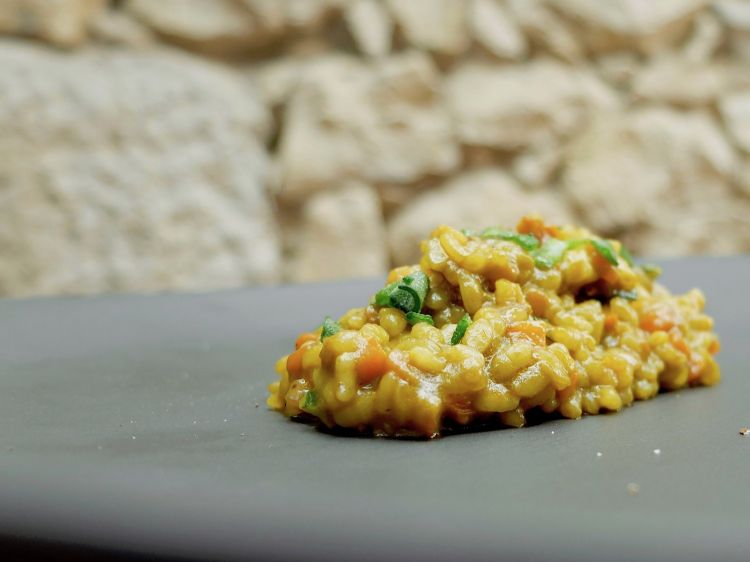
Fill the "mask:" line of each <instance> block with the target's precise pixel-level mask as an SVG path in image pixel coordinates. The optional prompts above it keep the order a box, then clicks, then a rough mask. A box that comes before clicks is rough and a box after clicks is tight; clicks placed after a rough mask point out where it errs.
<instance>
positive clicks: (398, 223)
mask: <svg viewBox="0 0 750 562" xmlns="http://www.w3.org/2000/svg"><path fill="white" fill-rule="evenodd" d="M526 213H540V214H541V215H542V216H543V217H544V218H545V220H546V221H548V222H550V223H552V224H554V223H569V222H571V221H572V216H571V214H570V212H569V211H568V207H567V205H566V204H565V203H564V201H562V199H561V198H559V197H557V196H556V195H555V194H554V193H549V192H546V193H541V192H534V193H530V192H527V191H524V190H523V189H522V188H521V187H520V186H519V185H518V184H517V183H516V182H515V180H513V179H512V178H511V177H510V176H509V175H508V174H506V173H505V172H504V171H503V170H502V169H500V168H485V169H477V170H472V171H469V172H466V173H464V174H461V175H459V176H457V177H455V178H453V179H451V180H449V181H448V182H446V184H445V185H443V186H442V187H440V188H438V189H436V190H434V191H430V192H428V193H425V194H424V195H422V196H420V197H418V198H417V199H416V200H415V201H414V202H413V203H412V204H411V205H410V206H408V207H406V208H405V209H404V210H403V211H401V212H399V213H397V214H396V215H395V216H394V217H393V219H392V220H391V221H390V222H389V225H388V242H389V244H390V247H391V255H392V256H393V258H394V261H395V262H396V263H402V264H403V263H415V262H416V260H418V258H419V242H420V241H421V240H423V239H424V238H426V237H427V235H428V234H429V233H430V232H431V231H432V230H433V229H434V228H435V227H436V226H438V225H440V224H448V225H451V226H453V227H456V228H471V229H477V228H483V227H486V226H494V225H500V226H506V227H513V226H515V225H516V223H517V222H518V219H519V218H520V217H521V216H522V215H523V214H526Z"/></svg>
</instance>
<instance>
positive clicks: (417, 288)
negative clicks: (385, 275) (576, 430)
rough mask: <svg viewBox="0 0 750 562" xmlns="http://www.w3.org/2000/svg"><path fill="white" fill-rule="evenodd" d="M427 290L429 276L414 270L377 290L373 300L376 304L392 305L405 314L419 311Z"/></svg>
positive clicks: (428, 287)
mask: <svg viewBox="0 0 750 562" xmlns="http://www.w3.org/2000/svg"><path fill="white" fill-rule="evenodd" d="M429 290H430V278H429V277H427V275H426V274H425V273H424V272H423V271H415V272H414V273H412V274H410V275H407V276H406V277H404V278H403V279H401V280H400V281H396V282H394V283H391V284H390V285H388V286H386V287H385V288H383V289H381V290H380V291H378V292H377V293H376V294H375V297H374V298H373V301H374V304H376V305H377V306H392V307H394V308H398V309H400V310H402V311H404V312H406V313H407V314H408V313H409V312H419V311H420V310H422V304H423V303H424V299H425V298H426V297H427V292H428V291H429Z"/></svg>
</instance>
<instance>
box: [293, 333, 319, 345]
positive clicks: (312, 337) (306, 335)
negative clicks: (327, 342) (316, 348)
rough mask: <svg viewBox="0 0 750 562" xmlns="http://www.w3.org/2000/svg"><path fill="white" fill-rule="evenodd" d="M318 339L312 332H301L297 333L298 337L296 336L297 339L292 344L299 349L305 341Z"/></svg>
mask: <svg viewBox="0 0 750 562" xmlns="http://www.w3.org/2000/svg"><path fill="white" fill-rule="evenodd" d="M319 339H320V338H319V337H318V336H317V335H316V334H313V333H312V332H304V333H302V334H300V335H299V337H298V338H297V341H296V342H295V343H294V345H295V347H296V348H297V349H299V348H300V347H302V346H303V345H304V344H306V343H307V342H309V341H318V340H319Z"/></svg>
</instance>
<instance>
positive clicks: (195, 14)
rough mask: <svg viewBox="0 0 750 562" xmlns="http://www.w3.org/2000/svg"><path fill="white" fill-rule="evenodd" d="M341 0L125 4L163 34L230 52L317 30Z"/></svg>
mask: <svg viewBox="0 0 750 562" xmlns="http://www.w3.org/2000/svg"><path fill="white" fill-rule="evenodd" d="M341 3H342V2H341V0H315V1H304V0H211V1H207V0H158V1H154V0H127V3H126V5H125V8H126V10H127V11H129V12H130V13H132V14H133V15H135V16H136V17H137V18H138V19H140V20H141V21H142V22H143V23H144V24H146V25H148V26H149V27H150V28H151V29H153V30H154V31H155V32H156V33H158V34H159V35H160V36H161V37H163V38H164V39H166V40H167V41H170V42H172V43H175V44H177V45H180V46H183V47H186V48H188V49H191V50H194V51H198V52H202V53H208V54H212V55H233V54H237V53H243V52H247V51H249V50H250V49H252V48H259V47H264V46H267V45H269V44H271V43H273V42H275V41H278V40H279V39H281V38H282V37H283V35H284V34H285V33H287V32H289V31H290V30H293V29H299V28H310V29H315V28H316V27H318V26H319V25H321V24H322V23H323V22H324V21H325V19H326V17H327V16H328V15H329V14H330V13H331V12H332V11H333V10H335V8H336V7H337V6H338V5H339V4H341Z"/></svg>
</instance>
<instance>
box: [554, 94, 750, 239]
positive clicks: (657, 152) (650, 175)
mask: <svg viewBox="0 0 750 562" xmlns="http://www.w3.org/2000/svg"><path fill="white" fill-rule="evenodd" d="M737 164H738V162H737V158H736V155H735V153H734V152H733V150H732V148H731V146H729V144H728V143H727V141H726V139H725V138H724V136H723V135H722V134H721V130H720V128H719V127H718V125H717V124H716V123H715V122H714V121H713V119H712V117H711V116H710V114H708V113H703V112H691V113H682V112H678V111H674V110H668V109H661V108H646V109H640V110H636V111H633V112H630V113H628V114H621V115H616V116H615V115H613V116H603V117H601V118H600V119H597V120H596V121H595V122H594V123H593V124H592V125H591V127H590V128H589V129H588V130H587V131H586V132H585V133H584V134H582V135H581V137H580V138H579V139H577V140H576V141H575V142H574V143H573V144H572V146H571V147H570V148H569V152H568V155H567V160H566V163H565V168H564V170H563V174H562V180H561V182H562V187H563V190H564V192H565V193H566V194H567V196H568V198H569V199H570V200H571V201H572V202H573V204H574V205H575V206H576V208H577V210H578V211H579V212H580V214H581V215H582V216H583V217H584V219H585V221H586V223H587V224H589V225H591V226H593V227H594V228H596V229H598V230H600V231H602V232H605V233H613V234H614V233H617V232H622V231H624V230H626V229H633V230H637V229H638V228H640V227H641V226H642V225H649V224H651V225H654V224H661V223H663V222H665V216H666V212H667V211H670V212H672V213H673V214H676V215H679V214H680V213H681V212H682V213H685V216H690V213H691V212H694V211H696V210H697V209H699V208H700V205H701V204H702V203H705V202H708V201H710V200H711V199H717V198H722V197H723V198H727V197H728V195H729V191H730V190H731V186H730V181H729V178H731V177H732V176H733V174H734V173H735V169H736V166H737ZM676 222H679V220H678V221H676Z"/></svg>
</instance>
